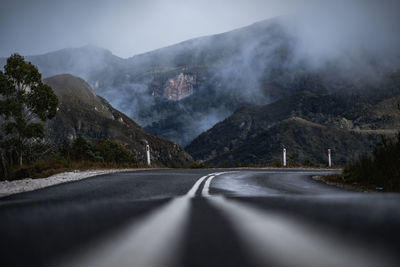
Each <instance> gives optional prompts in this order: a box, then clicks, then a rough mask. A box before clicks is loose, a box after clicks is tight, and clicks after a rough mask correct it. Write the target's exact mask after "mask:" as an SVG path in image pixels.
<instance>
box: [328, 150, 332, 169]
mask: <svg viewBox="0 0 400 267" xmlns="http://www.w3.org/2000/svg"><path fill="white" fill-rule="evenodd" d="M328 165H329V167H332V159H331V150H330V149H328Z"/></svg>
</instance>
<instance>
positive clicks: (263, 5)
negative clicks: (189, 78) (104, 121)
mask: <svg viewBox="0 0 400 267" xmlns="http://www.w3.org/2000/svg"><path fill="white" fill-rule="evenodd" d="M15 3H16V4H10V6H9V8H11V10H12V8H14V10H15V8H16V7H18V5H20V6H21V5H22V3H23V2H22V1H16V2H15ZM49 3H50V2H47V1H39V2H38V3H37V6H36V5H35V7H37V9H38V10H37V12H36V13H32V12H31V11H32V9H31V8H33V6H32V4H30V3H24V5H22V7H23V8H22V12H21V14H24V15H27V16H26V18H25V21H24V20H22V21H21V22H19V24H18V23H14V22H15V20H16V19H15V18H13V19H11V18H10V15H7V14H4V15H5V17H3V16H2V18H1V19H2V23H1V27H2V28H1V31H3V32H4V34H3V35H4V36H8V37H10V38H6V39H5V40H6V41H5V42H4V43H3V42H2V44H1V45H0V52H1V53H8V52H5V51H8V50H10V49H11V48H12V49H17V51H19V50H18V49H20V51H22V53H23V54H29V53H37V52H38V51H42V50H46V51H48V50H52V49H55V48H56V47H58V46H59V47H60V48H64V47H69V46H75V45H81V44H84V43H94V44H96V45H98V46H101V47H105V48H107V49H110V50H111V51H112V52H113V53H114V54H116V55H118V56H122V57H129V58H128V59H124V60H123V59H120V58H117V57H113V56H112V55H111V54H109V53H104V52H94V53H93V54H91V53H87V52H84V53H83V54H89V56H86V57H85V56H84V55H83V54H82V53H81V54H79V55H78V59H72V58H73V56H72V54H74V55H76V53H75V52H74V53H72V54H71V55H70V56H68V58H69V59H70V60H69V61H68V62H67V63H65V62H64V66H61V67H60V68H59V69H58V68H57V67H58V65H56V67H54V66H52V67H50V68H47V69H45V68H43V67H42V68H41V63H40V62H39V61H37V62H34V63H36V64H38V65H39V69H40V70H41V71H44V73H45V74H47V75H53V74H56V73H62V72H63V71H64V72H70V73H72V74H74V75H77V76H81V77H83V78H84V79H85V80H87V81H88V82H89V83H90V84H91V85H92V86H94V88H95V90H96V92H97V93H98V94H100V95H101V96H103V97H105V98H106V99H107V100H109V101H110V102H111V104H112V105H113V106H115V107H116V108H118V109H119V110H121V111H122V112H124V113H126V114H127V115H129V116H130V117H131V118H133V119H134V120H135V121H137V122H138V123H139V124H140V125H142V126H147V127H149V128H148V129H150V130H153V131H154V132H156V133H159V134H160V130H161V135H162V136H164V137H166V138H169V139H171V140H173V141H176V142H178V143H180V144H183V145H185V144H187V143H188V142H190V141H191V140H192V139H193V138H195V137H196V136H197V135H199V134H200V133H201V132H203V131H205V130H207V129H209V128H210V127H212V126H213V125H214V124H215V123H217V122H219V121H221V120H223V119H224V118H226V117H227V116H229V115H230V114H232V112H234V111H235V110H236V109H237V108H239V107H241V106H243V105H248V104H268V103H270V102H271V101H274V100H276V99H278V98H281V97H285V96H288V95H290V94H293V93H295V92H296V91H300V90H310V91H313V90H315V91H318V92H335V91H336V90H338V89H341V90H345V91H350V90H354V91H358V92H359V91H360V90H361V91H362V90H365V89H364V88H370V87H374V88H379V87H380V86H381V84H382V81H383V80H384V79H385V78H387V77H388V75H390V74H391V73H393V72H395V71H398V70H399V68H400V34H399V29H400V18H399V17H400V16H398V14H399V11H400V8H399V3H398V2H397V1H394V0H383V1H382V0H381V1H378V0H363V1H361V0H353V1H342V0H336V1H333V0H332V1H329V0H320V1H317V0H307V1H273V0H270V1H256V0H255V1H244V0H243V1H242V0H238V1H234V3H232V1H225V0H224V1H213V2H211V1H179V0H173V1H157V0H151V1H129V2H128V1H109V2H108V1H100V2H99V4H98V5H96V6H95V7H94V6H91V5H90V4H89V2H87V1H83V2H79V3H77V2H75V3H74V2H71V3H70V2H68V3H67V2H60V3H57V5H56V4H53V5H51V4H49ZM45 4H48V5H49V6H48V7H47V8H46V9H45V10H47V13H46V12H45V11H44V9H41V8H39V7H40V6H41V7H43V6H44V5H45ZM76 10H78V11H79V12H75V11H76ZM49 11H52V12H49ZM61 11H63V12H64V13H66V14H73V16H72V18H73V19H69V20H68V21H69V22H68V23H67V22H65V21H64V20H65V19H66V18H67V15H65V14H64V13H63V14H64V15H61V18H59V19H56V18H57V17H56V16H58V15H59V13H60V12H61ZM1 12H3V13H4V10H2V11H1ZM24 12H25V13H24ZM43 12H45V14H46V15H45V16H44V17H43V18H42V19H39V18H38V17H36V15H38V14H43ZM74 12H75V13H74ZM10 14H12V12H11V13H10ZM32 14H36V15H35V16H34V15H32ZM49 14H52V15H51V16H54V17H50V18H49V16H50V15H49ZM32 16H33V17H34V18H36V19H37V21H36V20H35V19H33V21H30V22H29V25H30V26H28V25H27V20H29V18H33V17H32ZM68 16H69V15H68ZM271 18H272V19H271ZM53 19H54V21H53ZM264 19H267V20H264ZM63 21H64V22H63ZM256 21H261V22H259V23H256V24H253V25H251V26H249V27H245V28H240V29H238V30H234V31H232V32H228V33H224V34H221V35H217V36H208V37H203V38H199V39H194V40H191V41H187V42H183V43H179V44H178V45H174V46H171V47H167V48H163V49H160V50H156V51H154V52H150V53H146V54H142V55H138V56H134V57H131V56H133V55H135V54H137V53H140V52H145V51H150V50H153V49H156V48H160V47H164V46H167V45H170V44H174V43H178V42H180V41H184V40H187V39H190V38H193V37H199V36H202V35H210V34H214V33H219V32H225V31H228V30H232V29H235V28H238V27H241V26H246V25H248V24H251V23H253V22H256ZM11 22H13V23H11ZM63 23H65V24H63ZM22 24H24V25H23V27H22V26H21V25H22ZM49 25H51V26H49ZM6 26H9V27H6ZM32 27H35V28H36V29H39V36H40V37H43V39H42V40H40V42H37V41H38V39H39V37H37V36H36V37H33V38H31V39H32V41H31V42H14V41H13V40H14V38H16V36H17V35H15V36H14V35H13V34H10V32H13V31H14V32H18V33H19V34H22V35H21V36H25V37H28V36H30V37H32V36H31V35H33V32H34V31H33V30H32ZM48 27H52V29H49V28H48ZM22 28H23V30H21V29H22ZM28 31H29V34H31V35H29V34H27V32H28ZM45 32H46V33H45ZM18 36H20V35H18ZM42 43H43V44H42ZM44 43H45V44H44ZM78 51H82V50H79V49H78ZM83 51H92V48H91V47H86V48H85V49H84V50H83ZM98 55H101V57H99V56H98ZM75 57H76V56H75ZM99 58H101V59H102V60H103V61H104V62H99ZM102 60H100V61H102ZM70 61H71V62H70ZM47 67H48V66H47ZM180 72H189V73H193V74H194V75H196V76H197V84H196V85H195V88H194V89H195V90H194V94H193V95H192V96H190V97H188V98H187V99H184V100H182V101H179V102H176V103H169V104H167V105H166V104H165V103H161V104H160V102H159V101H156V100H155V99H154V97H153V96H152V95H151V93H152V92H151V91H152V90H154V88H156V89H157V90H162V86H163V85H164V83H165V81H166V79H168V78H172V77H174V76H175V75H177V74H179V73H180ZM152 123H156V124H157V125H152ZM160 125H161V126H160Z"/></svg>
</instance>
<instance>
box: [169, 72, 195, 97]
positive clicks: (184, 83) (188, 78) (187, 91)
mask: <svg viewBox="0 0 400 267" xmlns="http://www.w3.org/2000/svg"><path fill="white" fill-rule="evenodd" d="M195 84H196V77H195V76H193V75H190V74H183V73H181V74H179V75H178V76H177V77H175V78H171V79H168V81H167V82H166V83H165V86H164V98H165V99H167V100H172V101H179V100H181V99H183V98H185V97H188V96H190V95H191V94H193V86H194V85H195Z"/></svg>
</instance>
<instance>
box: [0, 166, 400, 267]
mask: <svg viewBox="0 0 400 267" xmlns="http://www.w3.org/2000/svg"><path fill="white" fill-rule="evenodd" d="M332 172H335V171H330V170H304V169H298V170H293V169H210V170H208V169H199V170H184V169H172V170H151V171H139V172H127V173H114V174H109V175H101V176H96V177H92V178H88V179H85V180H82V181H77V182H71V183H65V184H60V185H56V186H52V187H48V188H44V189H41V190H36V191H32V192H26V193H21V194H16V195H12V196H8V197H4V198H0V237H1V238H0V256H1V260H0V263H1V266H96V267H97V266H138V267H161V266H166V267H169V266H171V267H180V266H182V267H189V266H210V267H212V266H241V267H245V266H255V267H257V266H259V267H261V266H282V267H285V266H288V267H289V266H363V267H364V266H372V267H374V266H400V257H399V255H398V251H399V249H400V229H399V226H400V194H383V193H359V192H351V191H346V190H343V189H339V188H336V187H332V186H328V185H326V184H323V183H320V182H317V181H314V180H312V179H311V176H313V175H323V174H327V173H332Z"/></svg>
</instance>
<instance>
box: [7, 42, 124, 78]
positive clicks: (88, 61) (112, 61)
mask: <svg viewBox="0 0 400 267" xmlns="http://www.w3.org/2000/svg"><path fill="white" fill-rule="evenodd" d="M25 60H26V61H29V62H32V64H34V65H35V66H37V67H38V68H39V71H40V73H41V74H42V76H43V77H45V78H46V77H51V76H54V75H58V74H65V73H69V74H72V75H74V76H78V77H81V78H83V79H85V80H87V79H89V78H90V77H92V76H93V75H96V73H99V72H103V71H105V70H107V69H112V68H114V67H115V66H118V65H120V64H122V63H123V59H122V58H119V57H117V56H115V55H113V54H112V53H111V52H110V51H109V50H106V49H104V48H100V47H96V46H93V45H87V46H83V47H79V48H65V49H61V50H58V51H54V52H50V53H46V54H43V55H35V56H25ZM5 64H6V58H0V65H1V66H4V65H5Z"/></svg>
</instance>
